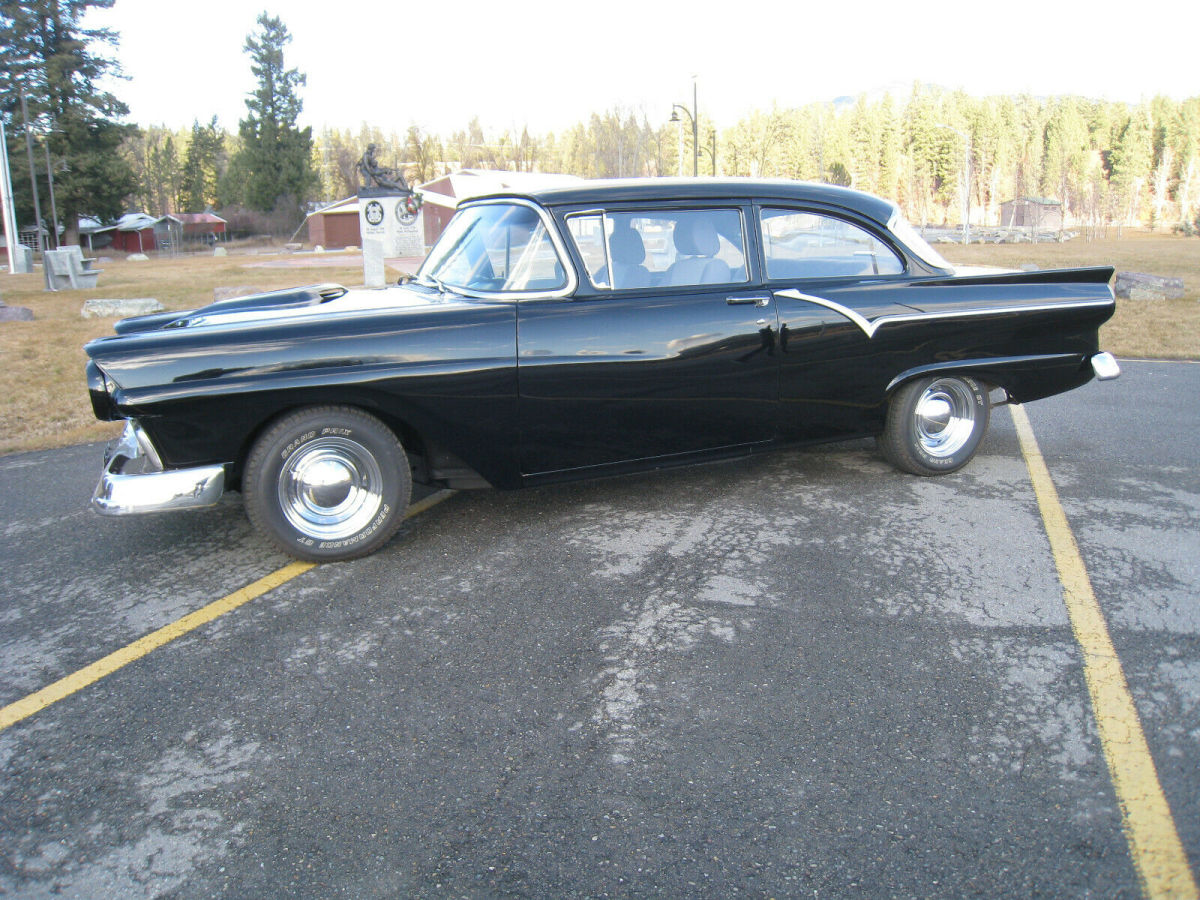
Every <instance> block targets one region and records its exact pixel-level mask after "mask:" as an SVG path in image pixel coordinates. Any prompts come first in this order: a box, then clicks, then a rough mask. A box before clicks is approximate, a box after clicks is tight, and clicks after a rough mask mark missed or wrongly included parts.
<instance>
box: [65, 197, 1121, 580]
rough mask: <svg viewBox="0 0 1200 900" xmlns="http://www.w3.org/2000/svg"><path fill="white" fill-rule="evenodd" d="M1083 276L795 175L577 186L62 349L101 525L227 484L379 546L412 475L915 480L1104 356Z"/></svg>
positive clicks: (304, 537)
mask: <svg viewBox="0 0 1200 900" xmlns="http://www.w3.org/2000/svg"><path fill="white" fill-rule="evenodd" d="M1111 276H1112V269H1111V268H1108V267H1103V268H1090V269H1073V270H1055V271H1042V272H1005V273H999V274H995V273H993V274H969V273H968V274H964V273H956V272H955V270H954V268H953V267H952V266H951V265H949V264H948V263H947V262H946V261H945V260H943V259H942V258H941V256H939V255H938V254H937V253H936V252H935V251H934V250H933V249H932V248H931V247H929V246H928V245H927V244H926V243H925V242H924V240H922V239H921V237H920V236H919V235H918V234H917V232H916V231H914V230H913V229H912V227H911V226H910V225H909V224H908V223H907V222H906V221H905V220H904V218H903V217H902V216H901V215H900V212H899V210H898V209H897V207H896V206H895V205H894V204H892V203H890V202H888V201H885V200H882V199H879V198H877V197H873V196H870V195H867V194H863V193H860V192H857V191H853V190H848V189H846V188H841V187H834V186H830V185H821V184H804V183H796V182H785V181H752V180H694V179H689V180H682V179H681V180H675V179H654V180H620V181H607V182H581V183H580V184H579V185H575V186H570V187H560V188H555V189H550V190H544V191H533V192H514V193H503V194H496V195H492V196H488V197H482V198H479V199H474V200H471V201H469V202H466V203H464V204H462V205H461V207H460V209H459V210H458V212H457V214H456V215H455V217H454V219H453V220H452V221H451V222H450V224H449V225H448V227H447V229H446V231H445V232H444V233H443V235H442V236H441V238H440V240H439V241H438V243H437V244H436V246H434V248H433V249H432V251H431V252H430V253H429V255H428V257H427V258H426V260H425V262H424V264H423V265H422V266H421V269H420V271H419V272H418V274H417V276H416V278H415V279H413V280H410V281H407V283H404V284H401V285H397V286H393V287H389V288H386V289H379V290H366V289H357V290H347V289H345V288H343V287H340V286H338V285H314V286H309V287H303V288H297V289H295V290H287V291H274V292H270V293H263V294H257V295H254V296H250V297H239V298H236V299H233V300H226V301H221V302H217V303H213V304H210V305H207V306H204V307H201V308H199V309H196V310H193V311H190V312H183V313H180V312H172V313H160V314H156V315H152V316H143V317H138V318H134V319H126V320H123V321H121V322H119V323H117V325H116V332H117V334H116V335H114V336H111V337H107V338H101V339H99V340H95V341H92V342H91V343H89V344H88V345H87V348H86V350H87V354H88V356H89V357H90V361H89V362H88V365H87V375H88V384H89V389H90V393H91V400H92V405H93V408H94V410H95V413H96V415H97V416H98V417H99V418H101V419H106V420H118V419H125V420H126V428H125V433H124V435H123V436H122V438H121V439H120V440H119V441H118V442H116V444H115V445H114V446H112V447H110V449H109V452H108V454H107V458H106V460H105V464H104V470H103V473H102V476H101V479H100V483H99V485H98V486H97V489H96V494H95V497H94V499H93V505H94V507H95V508H96V509H97V510H98V511H99V512H101V513H103V514H106V515H125V514H129V513H143V512H154V511H159V510H168V509H181V508H188V507H198V506H205V505H209V504H212V503H214V502H216V501H217V499H218V498H219V497H220V496H221V494H222V493H223V492H224V491H225V490H229V489H233V490H240V491H241V492H242V494H243V496H244V501H245V506H246V509H247V512H248V514H249V516H250V518H251V520H252V521H253V522H254V523H255V525H256V526H258V527H259V528H260V529H262V531H263V532H264V533H265V534H267V535H268V536H269V537H270V538H271V539H272V540H273V541H274V542H275V543H277V544H278V545H279V546H280V547H282V548H283V549H284V550H286V551H287V552H288V553H290V554H293V555H294V556H297V557H301V558H304V559H310V560H318V561H321V560H338V559H348V558H352V557H355V556H360V555H363V554H366V553H369V552H371V551H373V550H376V549H377V548H379V547H380V546H382V545H383V544H385V543H386V542H387V541H388V540H389V539H390V538H391V537H392V535H393V534H394V533H395V531H396V529H397V527H398V526H399V524H400V522H401V520H402V518H403V515H404V511H405V508H406V507H407V504H408V501H409V496H410V491H411V487H412V483H413V481H417V482H422V483H428V484H434V485H443V486H449V487H454V488H460V487H483V486H493V487H497V488H518V487H522V486H525V485H532V484H539V483H545V482H552V481H559V480H565V479H573V478H582V477H590V476H598V475H607V474H614V473H619V472H628V471H636V470H645V469H652V468H656V467H661V466H667V465H676V464H682V463H688V462H695V461H699V460H705V459H712V458H715V457H723V456H732V455H737V454H746V453H752V452H757V451H760V450H766V449H769V448H773V447H781V446H791V445H798V444H811V443H817V442H823V441H840V440H846V439H851V438H859V437H863V436H870V435H876V436H878V438H879V447H880V449H881V451H882V453H883V455H884V456H885V457H886V458H887V459H888V460H890V461H891V462H892V463H893V464H894V465H895V466H897V467H898V468H900V469H902V470H904V471H906V472H911V473H913V474H916V475H936V474H942V473H946V472H953V471H955V470H957V469H959V468H961V467H962V466H963V465H965V464H966V463H967V462H968V461H969V460H970V459H971V458H972V456H974V454H975V452H976V449H977V448H978V447H979V443H980V441H981V440H982V438H983V435H984V432H985V430H986V428H987V425H988V419H989V414H990V410H991V407H992V405H993V404H995V403H1003V402H1019V403H1025V402H1028V401H1031V400H1037V399H1039V398H1041V397H1046V396H1049V395H1051V394H1057V393H1059V392H1062V391H1067V390H1070V389H1072V388H1076V387H1079V386H1080V385H1083V384H1084V383H1086V382H1087V381H1089V380H1090V379H1092V378H1093V377H1098V378H1101V379H1104V378H1113V377H1116V376H1117V375H1118V374H1119V370H1118V368H1117V365H1116V363H1115V361H1114V360H1113V358H1112V357H1111V356H1110V355H1109V354H1107V353H1102V352H1101V351H1100V349H1099V346H1098V330H1099V327H1100V325H1101V324H1102V323H1103V322H1104V321H1105V320H1107V319H1108V318H1109V317H1110V316H1111V315H1112V313H1113V310H1114V303H1113V295H1112V291H1111V290H1110V289H1109V287H1108V282H1109V280H1110V278H1111Z"/></svg>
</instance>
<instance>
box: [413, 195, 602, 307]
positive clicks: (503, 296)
mask: <svg viewBox="0 0 1200 900" xmlns="http://www.w3.org/2000/svg"><path fill="white" fill-rule="evenodd" d="M475 206H525V207H528V208H529V209H532V210H533V211H534V212H535V213H537V216H538V218H539V219H541V221H542V226H543V227H544V228H545V229H546V233H547V234H548V235H549V236H550V243H551V245H552V246H553V247H554V252H555V253H556V254H557V255H558V262H559V264H560V265H561V266H562V267H563V272H565V273H566V276H567V283H566V285H565V286H564V287H561V288H554V289H553V290H545V291H477V290H472V289H470V288H466V287H462V286H460V285H457V284H445V285H444V287H445V288H446V290H447V291H450V292H451V293H454V294H458V295H459V296H460V297H473V298H477V299H480V300H554V299H561V298H563V297H569V296H571V295H572V294H574V293H575V290H576V289H577V288H578V287H579V275H578V273H577V272H576V271H575V266H574V265H572V263H571V256H570V254H569V253H568V252H567V247H566V244H565V243H563V239H562V235H560V234H559V233H558V226H557V225H556V224H555V222H554V217H553V216H551V215H550V213H549V212H548V211H547V210H546V209H545V208H544V207H541V206H539V205H538V204H536V203H533V202H531V201H529V200H525V199H523V198H521V197H496V198H494V199H488V200H469V201H467V202H465V203H463V204H461V205H460V206H459V207H458V209H459V211H462V210H465V209H470V208H471V207H475ZM455 215H457V212H456V213H455ZM427 258H428V257H427ZM424 268H425V267H424V266H422V267H421V269H418V270H417V280H418V281H420V279H421V270H422V269H424ZM427 277H429V278H431V279H432V276H427ZM421 283H422V284H424V283H425V282H421Z"/></svg>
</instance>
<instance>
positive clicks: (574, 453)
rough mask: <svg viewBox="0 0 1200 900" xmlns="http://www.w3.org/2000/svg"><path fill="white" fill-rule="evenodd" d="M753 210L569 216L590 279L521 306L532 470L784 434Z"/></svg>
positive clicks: (681, 452)
mask: <svg viewBox="0 0 1200 900" xmlns="http://www.w3.org/2000/svg"><path fill="white" fill-rule="evenodd" d="M746 214H747V209H745V208H742V207H740V206H727V207H721V208H707V209H696V208H691V209H675V208H671V209H657V210H609V211H604V212H600V211H589V212H588V213H586V214H580V215H575V216H571V217H568V219H567V220H566V222H567V225H568V231H569V233H570V235H571V240H572V242H573V243H574V246H575V249H576V250H577V256H578V257H579V258H578V260H577V262H578V263H579V264H581V265H582V266H583V268H585V269H586V272H581V273H580V283H581V285H583V286H584V287H583V289H582V290H580V291H579V292H577V295H576V296H574V297H570V298H562V299H549V300H546V299H539V300H532V301H522V302H521V303H520V304H519V305H518V312H517V372H518V385H519V407H520V421H521V440H522V448H521V465H522V472H523V473H524V474H526V475H527V476H534V477H536V476H539V475H547V476H549V475H553V474H554V473H559V472H568V471H573V470H578V469H581V468H586V467H603V466H614V465H621V464H626V465H628V464H631V463H633V464H644V465H654V464H657V463H660V462H661V463H667V462H670V461H673V460H675V461H679V460H681V459H683V458H686V457H688V456H690V455H696V454H705V453H711V452H719V451H733V450H736V449H738V448H743V447H746V446H747V445H754V444H758V443H763V442H766V441H769V440H771V439H772V438H773V437H774V434H775V422H776V419H777V416H776V406H777V402H778V356H777V348H776V342H777V338H778V320H777V317H776V311H775V304H774V302H773V300H772V298H771V295H770V294H769V293H768V292H766V291H764V290H761V289H756V288H755V287H753V284H754V282H753V281H752V276H753V275H756V272H755V271H754V268H755V267H754V265H752V264H751V260H750V257H751V253H750V252H749V242H748V240H747V225H746Z"/></svg>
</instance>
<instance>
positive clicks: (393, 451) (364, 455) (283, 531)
mask: <svg viewBox="0 0 1200 900" xmlns="http://www.w3.org/2000/svg"><path fill="white" fill-rule="evenodd" d="M242 492H243V494H244V497H245V505H246V512H247V514H248V515H249V517H250V521H251V522H253V523H254V525H255V526H256V527H257V528H258V529H260V530H261V531H262V532H264V533H265V534H266V535H267V536H268V537H270V538H271V539H272V540H273V541H274V542H275V543H276V544H278V545H279V546H280V547H282V548H283V550H285V551H286V552H287V553H289V554H291V555H292V556H296V557H299V558H300V559H307V560H312V561H314V562H331V561H334V560H341V559H353V558H355V557H358V556H365V555H366V554H368V553H372V552H373V551H375V550H377V549H379V548H380V547H382V546H383V545H384V544H385V543H387V541H388V540H390V539H391V537H392V535H394V534H395V533H396V529H397V528H399V527H400V523H401V522H402V521H403V519H404V511H405V509H407V507H408V500H409V496H410V495H411V493H412V473H411V471H410V469H409V465H408V457H407V456H406V454H405V452H404V448H403V447H401V446H400V442H399V441H398V440H396V436H395V434H393V433H392V431H391V429H389V428H388V427H387V426H386V425H384V424H383V423H382V422H380V421H379V420H378V419H376V418H375V417H374V416H370V415H368V414H367V413H364V412H363V411H361V410H358V409H354V408H351V407H340V406H323V407H313V408H310V409H304V410H300V411H298V412H294V413H291V414H289V415H287V416H284V417H283V418H282V419H280V420H279V421H278V422H276V423H275V424H274V425H272V426H271V427H269V428H268V429H267V430H266V431H265V432H264V433H263V434H262V436H261V437H259V439H258V440H257V441H256V442H255V444H254V447H253V449H252V450H251V451H250V455H249V457H248V458H247V460H246V469H245V473H244V475H243V478H242Z"/></svg>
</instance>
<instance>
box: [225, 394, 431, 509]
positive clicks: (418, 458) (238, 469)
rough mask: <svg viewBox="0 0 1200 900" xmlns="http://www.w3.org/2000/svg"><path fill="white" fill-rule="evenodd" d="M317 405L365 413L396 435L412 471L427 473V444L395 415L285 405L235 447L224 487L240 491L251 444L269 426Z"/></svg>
mask: <svg viewBox="0 0 1200 900" xmlns="http://www.w3.org/2000/svg"><path fill="white" fill-rule="evenodd" d="M318 406H342V407H345V408H346V409H356V410H358V411H359V412H363V413H366V414H367V415H369V416H371V417H373V418H376V419H378V420H379V421H380V422H382V423H383V424H384V425H385V426H386V427H387V428H388V429H389V430H390V431H391V432H392V434H394V435H396V439H397V440H398V441H400V446H402V447H403V448H404V452H405V454H406V455H407V456H408V458H409V462H410V463H411V464H412V466H413V468H414V469H416V470H418V471H421V470H428V449H427V447H426V443H425V441H424V439H423V438H422V437H421V435H420V433H419V432H418V431H417V430H416V429H415V428H413V427H412V426H411V425H409V424H408V423H407V422H405V421H403V420H401V419H398V418H396V417H395V416H392V415H389V414H388V413H385V412H383V411H382V410H380V409H376V408H374V407H372V406H369V405H363V404H360V403H328V402H321V403H315V402H314V403H295V404H292V405H290V406H285V407H283V408H281V409H278V410H275V411H274V412H273V413H272V414H271V415H269V416H267V417H266V418H265V419H263V420H262V421H261V422H259V423H258V425H257V426H255V427H254V428H253V429H251V430H250V432H249V433H248V434H247V435H246V437H245V438H244V439H243V441H242V443H241V446H240V447H239V448H238V455H237V460H236V462H235V465H234V467H233V470H232V471H231V472H230V473H229V477H228V479H227V482H226V484H227V485H228V486H229V487H230V488H232V489H235V490H240V488H241V482H242V471H243V470H244V469H245V466H246V460H247V458H248V457H249V456H250V452H251V450H253V448H254V445H255V444H256V443H257V442H258V439H259V438H260V437H261V436H262V435H263V433H264V432H266V431H267V430H268V429H269V428H271V426H272V425H274V424H275V423H276V422H278V421H279V420H280V419H282V418H284V417H285V416H290V415H291V414H292V413H295V412H298V411H300V410H304V409H310V408H313V407H318Z"/></svg>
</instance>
